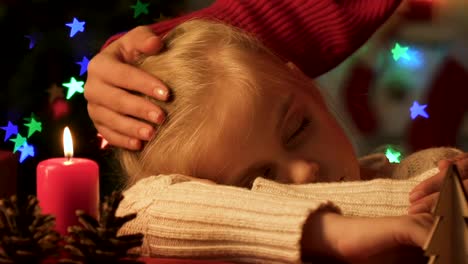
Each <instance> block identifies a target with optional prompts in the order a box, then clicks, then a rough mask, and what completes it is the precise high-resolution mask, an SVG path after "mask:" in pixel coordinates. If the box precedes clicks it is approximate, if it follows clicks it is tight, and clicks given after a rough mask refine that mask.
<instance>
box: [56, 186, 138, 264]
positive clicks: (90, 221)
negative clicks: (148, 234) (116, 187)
mask: <svg viewBox="0 0 468 264" xmlns="http://www.w3.org/2000/svg"><path fill="white" fill-rule="evenodd" d="M122 199H123V195H122V193H120V192H113V193H112V195H111V196H110V197H105V198H104V203H102V204H101V208H100V219H99V221H98V220H96V219H95V218H93V217H92V216H90V215H88V214H86V213H84V212H83V211H80V210H78V211H77V212H76V215H77V216H78V221H79V222H80V223H81V224H82V225H83V226H72V227H69V228H68V233H69V236H68V237H66V238H65V240H66V242H67V245H66V246H65V249H66V250H67V251H68V252H69V253H70V258H69V259H63V260H61V261H60V262H61V263H87V264H91V263H93V264H94V263H121V264H124V263H128V264H136V263H143V262H140V261H138V260H137V258H138V257H139V255H138V254H131V253H129V252H128V251H129V250H130V249H132V248H134V247H139V246H141V244H142V243H143V234H141V233H137V234H132V235H122V236H117V232H118V231H119V229H120V228H121V227H122V226H123V225H124V224H125V223H126V222H128V221H130V220H132V219H134V218H135V217H136V214H128V215H125V216H122V217H117V216H115V212H116V211H117V208H118V207H119V204H120V201H122Z"/></svg>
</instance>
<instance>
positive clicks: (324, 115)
mask: <svg viewBox="0 0 468 264" xmlns="http://www.w3.org/2000/svg"><path fill="white" fill-rule="evenodd" d="M291 74H296V75H297V76H298V78H304V80H306V78H307V77H305V75H303V74H302V73H298V70H292V71H291ZM300 75H301V76H300ZM228 93H229V92H228ZM222 98H223V99H221V100H223V102H222V104H223V105H224V107H225V110H226V113H228V115H227V118H226V120H225V124H224V127H223V133H222V134H221V135H217V137H216V138H211V139H208V140H211V141H210V144H209V145H210V146H211V147H210V150H209V152H208V153H210V155H209V157H208V158H207V159H203V160H204V161H203V162H202V163H200V164H199V167H198V173H199V174H200V175H202V176H203V177H204V178H208V179H211V180H214V181H215V182H218V183H221V184H227V185H235V186H241V187H249V186H250V185H251V184H252V182H253V180H254V179H255V178H256V177H259V176H261V177H264V178H269V179H272V180H275V181H278V182H282V183H292V184H304V183H312V182H333V181H341V180H358V179H359V165H358V161H357V158H356V156H355V154H354V150H353V147H352V144H351V142H350V141H349V140H348V138H347V136H346V135H345V133H344V131H343V130H342V128H341V127H340V126H339V124H338V123H337V121H336V120H335V118H334V117H333V116H332V115H331V114H330V112H329V111H328V109H327V108H326V106H325V102H324V101H323V99H322V97H321V96H320V94H319V92H318V89H317V87H315V86H314V85H313V84H312V82H310V81H308V82H307V81H304V85H301V86H299V87H298V86H297V85H290V84H287V83H285V85H284V87H283V88H282V89H267V88H266V89H263V91H262V92H261V93H260V94H258V95H252V98H239V97H238V96H223V97H222Z"/></svg>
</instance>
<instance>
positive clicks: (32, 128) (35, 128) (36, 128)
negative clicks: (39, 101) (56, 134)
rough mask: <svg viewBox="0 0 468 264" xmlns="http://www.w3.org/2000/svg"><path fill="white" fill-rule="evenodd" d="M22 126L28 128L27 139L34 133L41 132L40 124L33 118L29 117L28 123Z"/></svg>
mask: <svg viewBox="0 0 468 264" xmlns="http://www.w3.org/2000/svg"><path fill="white" fill-rule="evenodd" d="M24 126H26V127H28V138H29V137H31V136H32V134H34V133H35V132H42V123H41V122H39V121H37V120H36V119H35V118H34V117H31V119H30V120H29V123H26V124H24Z"/></svg>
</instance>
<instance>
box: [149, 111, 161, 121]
mask: <svg viewBox="0 0 468 264" xmlns="http://www.w3.org/2000/svg"><path fill="white" fill-rule="evenodd" d="M148 117H149V119H151V121H153V122H154V123H158V122H159V119H160V118H159V114H158V112H156V111H151V112H149V113H148Z"/></svg>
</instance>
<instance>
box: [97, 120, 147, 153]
mask: <svg viewBox="0 0 468 264" xmlns="http://www.w3.org/2000/svg"><path fill="white" fill-rule="evenodd" d="M96 129H97V130H98V131H99V133H100V134H101V136H102V137H103V138H105V139H106V140H107V141H108V142H109V144H111V145H112V146H115V147H120V148H124V149H129V150H139V149H141V141H140V140H138V139H135V138H131V137H128V136H125V135H122V134H120V133H118V132H116V131H114V130H111V129H109V128H107V127H105V126H100V125H96Z"/></svg>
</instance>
